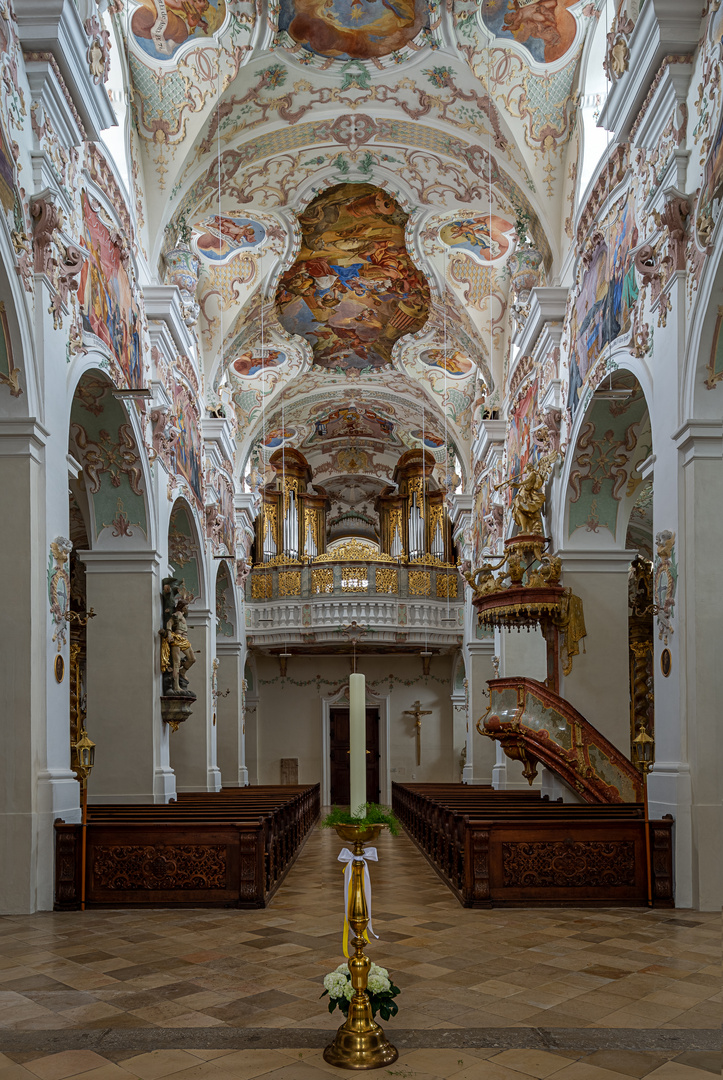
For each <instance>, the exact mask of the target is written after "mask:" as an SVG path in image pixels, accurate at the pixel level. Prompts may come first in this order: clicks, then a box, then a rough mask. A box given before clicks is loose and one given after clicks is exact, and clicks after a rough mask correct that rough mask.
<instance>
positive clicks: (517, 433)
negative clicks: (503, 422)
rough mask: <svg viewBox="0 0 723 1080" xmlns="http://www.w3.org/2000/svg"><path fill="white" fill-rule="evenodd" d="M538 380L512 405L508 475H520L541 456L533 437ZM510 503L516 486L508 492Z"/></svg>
mask: <svg viewBox="0 0 723 1080" xmlns="http://www.w3.org/2000/svg"><path fill="white" fill-rule="evenodd" d="M537 391H538V380H537V379H533V380H532V382H531V383H530V385H529V386H528V387H527V389H526V390H525V391H524V393H522V394H521V395H520V397H519V398H518V399H517V401H516V402H515V404H514V406H513V407H512V413H511V416H510V426H509V429H508V432H507V475H508V476H518V475H519V474H520V473H521V472H522V470H523V469H524V467H525V465H526V464H527V462H528V461H535V460H536V459H537V458H538V457H539V456H540V450H539V447H536V446H535V445H534V440H533V437H532V432H533V428H534V426H535V420H536V417H537V416H538V408H537ZM506 495H507V501H508V503H511V502H512V499H513V497H514V487H512V486H510V487H509V488H508V489H507V492H506Z"/></svg>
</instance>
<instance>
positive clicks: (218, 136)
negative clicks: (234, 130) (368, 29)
mask: <svg viewBox="0 0 723 1080" xmlns="http://www.w3.org/2000/svg"><path fill="white" fill-rule="evenodd" d="M221 51H222V50H221V36H220V34H219V38H218V59H217V61H216V188H217V192H216V197H217V211H216V213H217V216H218V231H219V244H218V250H219V255H220V254H221V252H222V251H223V217H222V216H221ZM219 292H220V296H221V304H220V308H221V310H220V311H219V323H220V334H221V347H220V350H219V352H220V354H221V378H220V379H219V387H220V385H221V379H223V377H224V375H225V370H226V369H225V363H226V356H225V351H226V350H225V348H224V334H223V311H224V305H223V288H221V289H220V290H219ZM219 397H220V395H219Z"/></svg>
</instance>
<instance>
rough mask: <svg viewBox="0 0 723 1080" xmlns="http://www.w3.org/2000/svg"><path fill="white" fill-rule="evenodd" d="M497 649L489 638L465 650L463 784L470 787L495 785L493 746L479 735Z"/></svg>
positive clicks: (488, 740) (475, 642) (487, 700)
mask: <svg viewBox="0 0 723 1080" xmlns="http://www.w3.org/2000/svg"><path fill="white" fill-rule="evenodd" d="M494 648H495V645H494V639H493V638H489V637H488V638H482V639H481V640H479V641H474V642H470V644H469V645H468V646H467V650H466V651H467V697H468V703H469V715H468V728H467V762H466V766H469V773H468V774H467V773H466V774H465V777H464V780H465V783H467V784H491V783H492V770H493V767H494V762H495V749H494V743H493V741H492V739H488V738H487V737H486V736H485V735H480V733H479V732H478V731H477V721H478V720H479V719H480V718H481V717H482V716H484V714H485V713H486V712H487V706H488V705H489V696H488V690H489V687H488V686H487V680H488V679H493V678H494V669H493V667H492V657H493V656H494ZM465 768H466V767H465Z"/></svg>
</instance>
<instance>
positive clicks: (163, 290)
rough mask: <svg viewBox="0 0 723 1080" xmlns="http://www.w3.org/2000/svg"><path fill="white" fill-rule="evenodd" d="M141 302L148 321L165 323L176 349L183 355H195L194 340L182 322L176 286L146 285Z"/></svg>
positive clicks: (179, 297) (179, 295)
mask: <svg viewBox="0 0 723 1080" xmlns="http://www.w3.org/2000/svg"><path fill="white" fill-rule="evenodd" d="M143 302H144V305H145V309H146V317H147V318H148V320H149V322H150V321H151V320H155V321H156V322H163V323H165V324H166V326H167V327H168V330H169V332H170V334H171V337H172V338H173V341H174V343H175V345H176V348H177V349H178V351H179V352H180V353H182V354H183V355H184V356H189V357H190V356H195V354H196V342H195V339H194V337H193V334H192V333H191V331H190V330H189V329H188V327H187V326H186V323H185V322H184V319H183V309H182V307H181V294H180V292H179V290H178V289H177V288H176V286H175V285H146V286H145V287H144V289H143Z"/></svg>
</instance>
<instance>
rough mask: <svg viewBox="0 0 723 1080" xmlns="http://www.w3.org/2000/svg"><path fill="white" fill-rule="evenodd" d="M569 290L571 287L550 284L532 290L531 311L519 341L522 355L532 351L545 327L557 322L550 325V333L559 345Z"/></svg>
mask: <svg viewBox="0 0 723 1080" xmlns="http://www.w3.org/2000/svg"><path fill="white" fill-rule="evenodd" d="M569 291H570V290H569V289H560V288H551V287H548V286H542V287H540V288H538V289H533V290H532V293H531V294H530V313H529V315H528V316H527V320H526V322H525V325H524V328H523V330H522V333H521V334H520V337H519V339H518V342H517V344H518V345H519V347H520V352H519V355H520V356H525V355H527V354H529V353H531V352H532V350H533V349H534V347H535V345H536V344H537V339H538V338H539V336H540V334H541V333H542V331H543V329H544V328H545V327H546V326H548V325H549V324H550V323H555V324H556V325H555V326H554V327H549V333H550V335H551V337H552V338H553V339H555V338H556V339H557V340H556V341H553V343H554V344H556V345H559V343H560V339H561V338H562V323H563V319H564V318H565V309H566V307H567V297H568V293H569ZM557 324H559V326H558V325H557Z"/></svg>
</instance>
